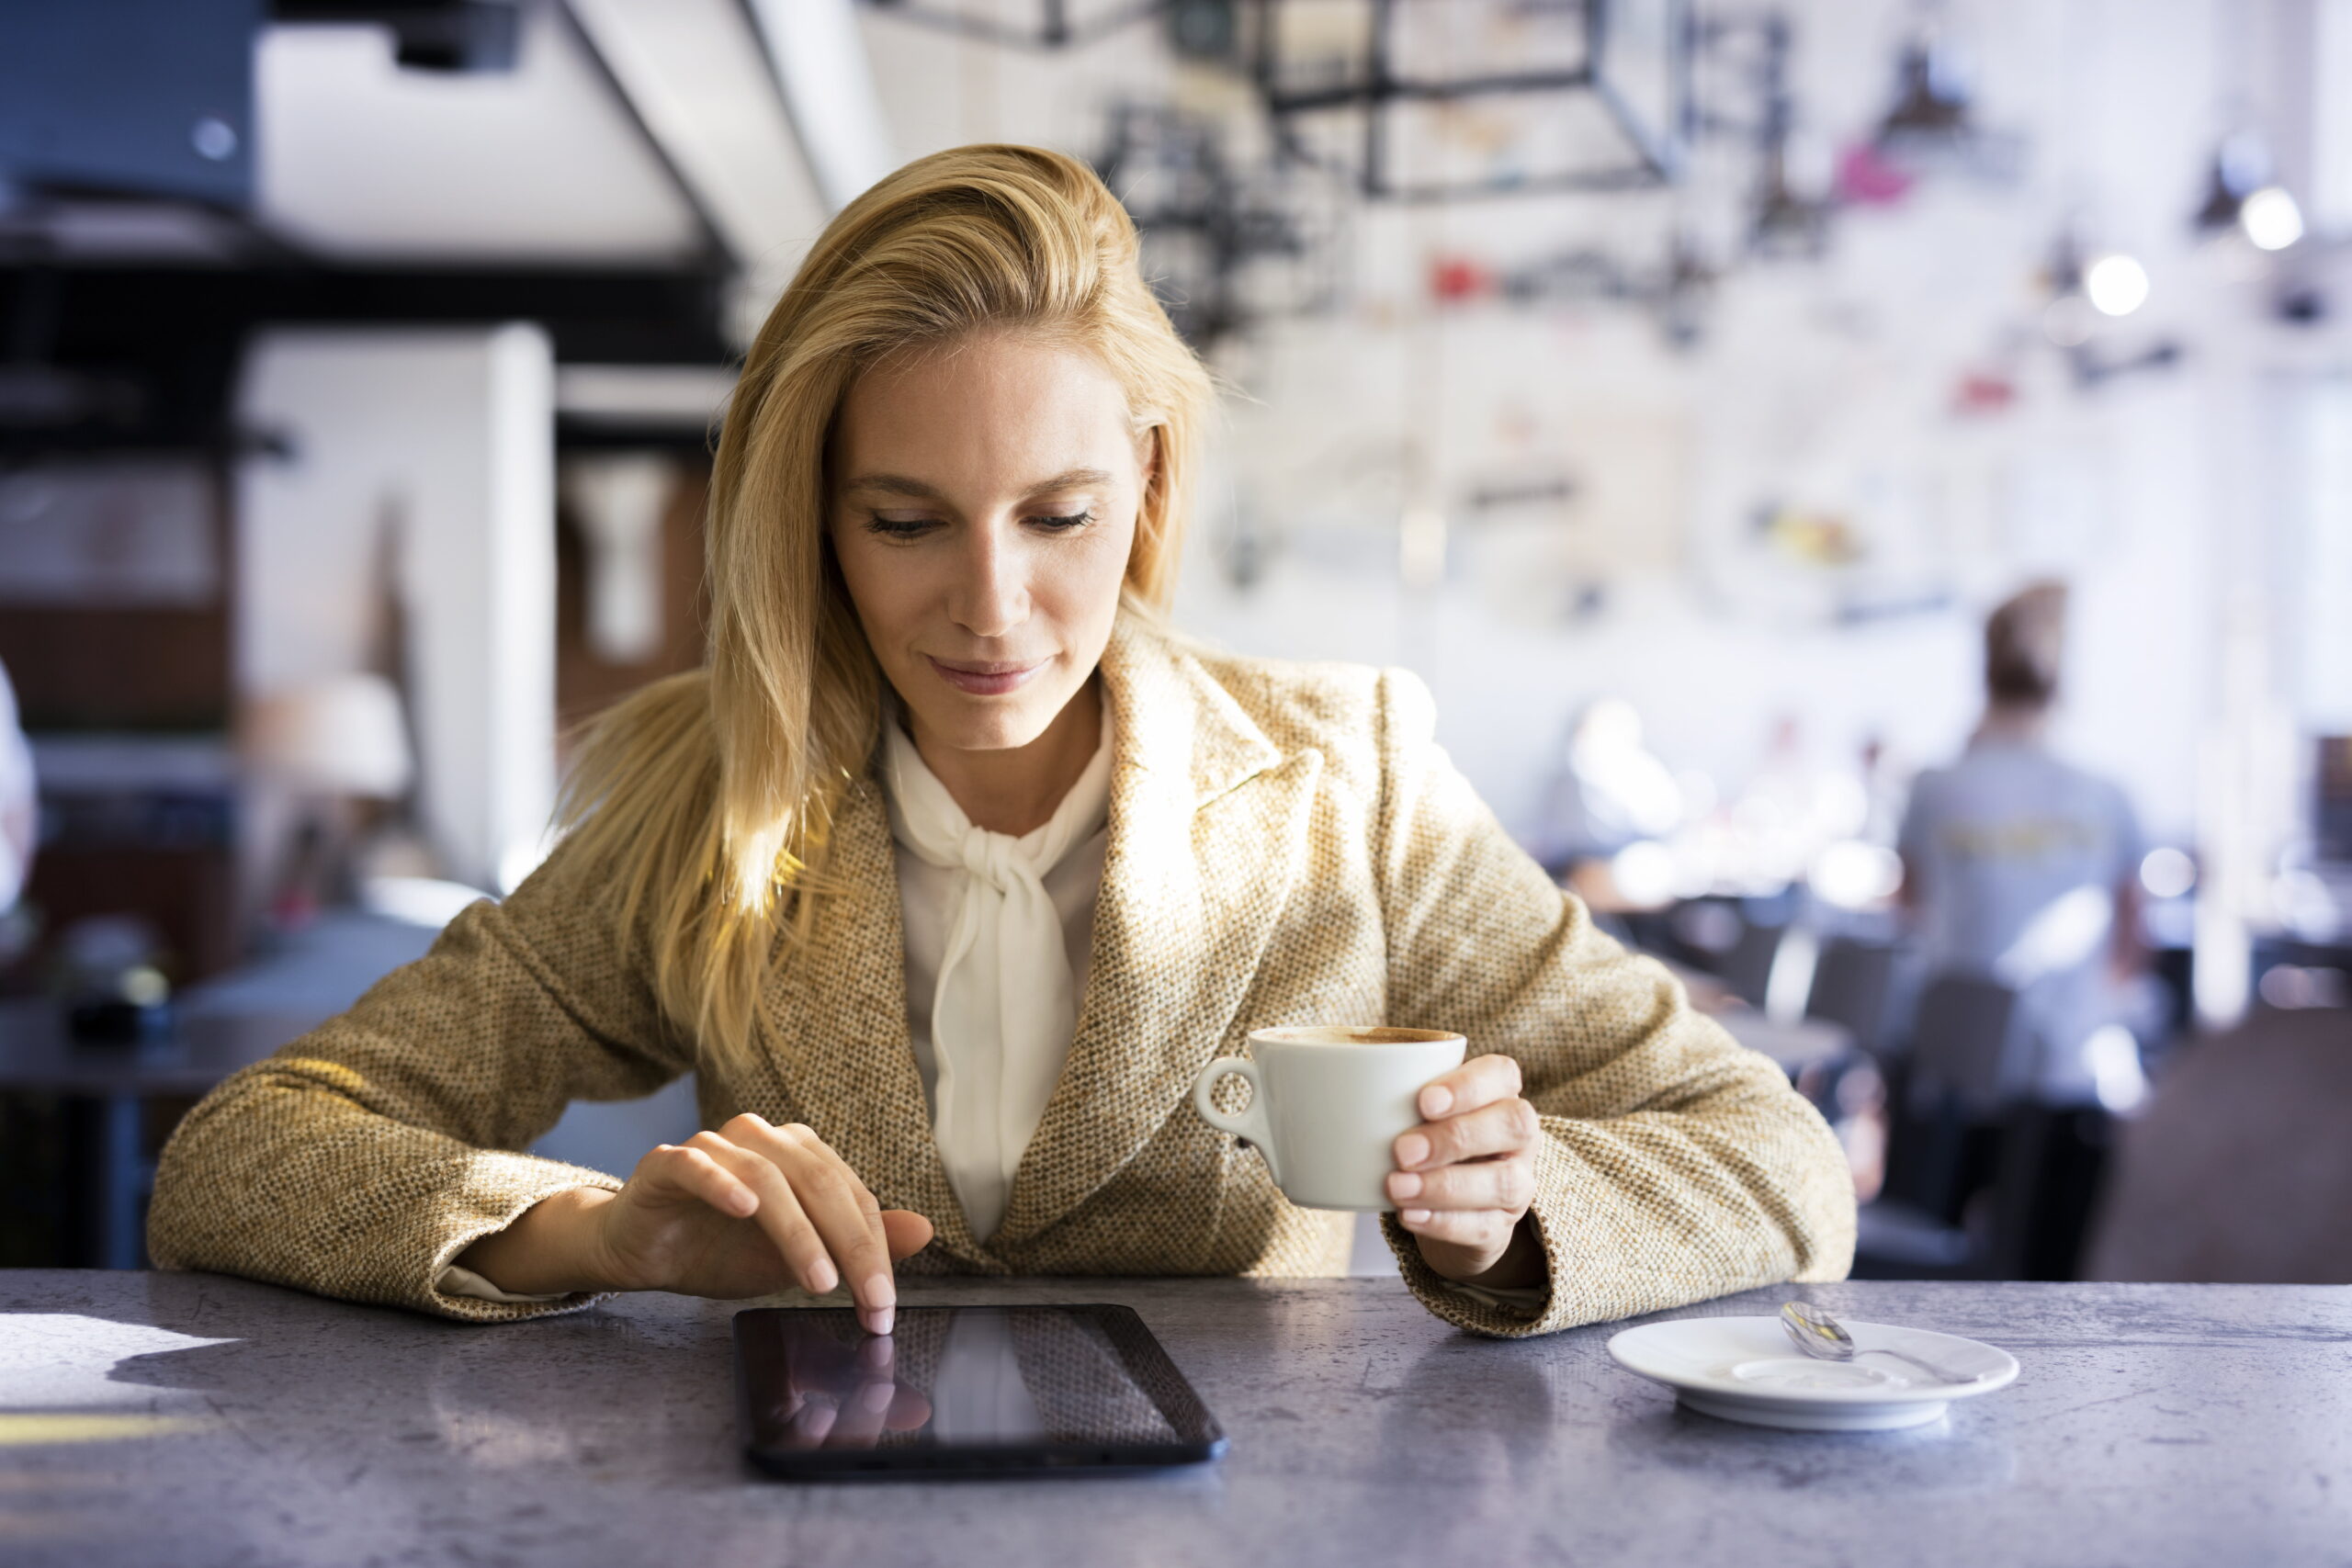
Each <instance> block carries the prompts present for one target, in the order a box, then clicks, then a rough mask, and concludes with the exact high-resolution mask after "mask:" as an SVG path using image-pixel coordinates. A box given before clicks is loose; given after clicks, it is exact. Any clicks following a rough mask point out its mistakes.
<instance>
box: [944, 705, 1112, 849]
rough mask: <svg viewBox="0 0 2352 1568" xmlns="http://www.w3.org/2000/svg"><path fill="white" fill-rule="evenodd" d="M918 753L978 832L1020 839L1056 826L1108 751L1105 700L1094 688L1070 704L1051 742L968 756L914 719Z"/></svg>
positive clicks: (1046, 737) (1048, 735)
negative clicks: (1098, 754) (1065, 801)
mask: <svg viewBox="0 0 2352 1568" xmlns="http://www.w3.org/2000/svg"><path fill="white" fill-rule="evenodd" d="M907 718H908V724H909V733H910V735H911V736H912V737H913V739H914V743H915V750H916V751H917V752H919V753H920V754H921V755H922V762H923V766H924V767H927V768H929V769H930V770H931V771H932V773H933V776H934V777H936V778H937V779H938V780H939V782H940V783H941V784H944V785H945V786H946V787H947V793H948V795H949V796H951V797H952V798H953V799H954V800H955V802H956V806H957V807H960V808H961V809H962V811H963V813H964V815H965V816H966V817H967V818H970V819H971V823H972V826H973V827H975V828H984V829H987V830H988V831H989V832H991V833H1010V834H1012V836H1013V837H1015V838H1019V837H1020V836H1021V835H1023V834H1024V833H1034V832H1035V831H1036V830H1037V829H1040V828H1042V827H1044V826H1045V825H1046V823H1047V822H1049V821H1051V820H1052V819H1053V816H1054V811H1055V808H1056V807H1059V806H1060V805H1061V803H1062V797H1063V796H1065V795H1068V794H1069V792H1070V788H1071V786H1072V785H1074V784H1077V783H1078V780H1079V776H1080V774H1081V773H1085V772H1086V764H1087V763H1089V762H1091V761H1093V760H1094V752H1095V749H1096V748H1097V747H1099V746H1100V745H1102V743H1103V699H1102V697H1101V696H1100V695H1099V694H1097V693H1096V691H1095V689H1094V682H1092V681H1089V682H1086V684H1084V685H1083V686H1080V688H1079V689H1078V694H1077V695H1076V696H1074V697H1072V698H1070V700H1069V702H1068V703H1066V704H1064V705H1063V706H1062V711H1061V712H1059V713H1057V714H1056V715H1055V716H1054V721H1053V722H1052V723H1051V724H1049V725H1047V726H1046V731H1045V733H1044V734H1042V735H1040V736H1038V737H1037V739H1035V740H1032V741H1031V742H1029V744H1028V745H1026V746H1015V747H1012V748H1011V749H1010V750H999V751H965V750H957V749H956V748H955V747H952V746H949V745H948V744H946V743H945V742H944V741H943V740H941V739H939V738H938V737H937V736H936V735H933V734H932V733H931V732H930V731H929V730H928V729H926V728H924V727H923V725H922V723H921V721H919V720H917V719H916V718H915V717H914V716H913V715H912V714H911V713H910V714H909V715H908V716H907Z"/></svg>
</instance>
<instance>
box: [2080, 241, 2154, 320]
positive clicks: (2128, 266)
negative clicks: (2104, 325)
mask: <svg viewBox="0 0 2352 1568" xmlns="http://www.w3.org/2000/svg"><path fill="white" fill-rule="evenodd" d="M2083 292H2084V293H2085V294H2086V295H2088V296H2089V297H2090V302H2091V304H2092V305H2093V306H2094V307H2095V308H2097V310H2098V312H2099V314H2100V315H2102V316H2128V315H2130V314H2131V312H2132V311H2134V310H2138V309H2139V308H2140V307H2141V306H2142V305H2144V304H2146V303H2147V299H2148V269H2147V268H2146V267H2143V266H2142V265H2140V264H2139V263H2138V262H2136V261H2134V260H2132V259H2131V257H2130V256H2127V255H2123V254H2120V253H2119V254H2112V255H2104V256H2101V257H2099V258H2098V260H2097V261H2095V262H2093V263H2091V265H2090V270H2089V271H2087V272H2086V273H2084V274H2083Z"/></svg>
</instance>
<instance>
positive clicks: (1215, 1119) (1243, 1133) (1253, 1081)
mask: <svg viewBox="0 0 2352 1568" xmlns="http://www.w3.org/2000/svg"><path fill="white" fill-rule="evenodd" d="M1228 1073H1235V1074H1238V1075H1239V1076H1241V1077H1245V1078H1248V1079H1249V1080H1250V1103H1249V1104H1248V1105H1246V1106H1244V1107H1242V1109H1241V1114H1240V1115H1238V1116H1227V1114H1226V1113H1225V1112H1224V1111H1219V1110H1218V1109H1217V1108H1216V1106H1215V1105H1213V1104H1211V1103H1210V1101H1209V1097H1210V1096H1211V1095H1212V1094H1214V1093H1216V1086H1217V1080H1218V1079H1220V1078H1222V1077H1225V1076H1226V1075H1227V1074H1228ZM1193 1110H1195V1111H1199V1112H1200V1113H1201V1120H1202V1121H1204V1122H1207V1123H1208V1124H1209V1125H1210V1126H1212V1127H1214V1128H1216V1130H1217V1131H1218V1132H1220V1133H1230V1134H1233V1135H1234V1136H1235V1137H1237V1138H1247V1139H1248V1140H1249V1141H1250V1142H1251V1143H1253V1144H1255V1145H1258V1152H1259V1153H1260V1154H1261V1155H1264V1156H1266V1169H1267V1170H1268V1172H1269V1173H1271V1174H1272V1177H1273V1179H1274V1185H1275V1186H1277V1187H1280V1186H1281V1185H1282V1184H1283V1168H1282V1167H1281V1165H1280V1164H1278V1163H1277V1162H1276V1161H1275V1159H1274V1134H1273V1130H1272V1127H1271V1125H1269V1123H1268V1122H1267V1121H1266V1082H1265V1080H1264V1079H1263V1078H1261V1077H1259V1076H1258V1064H1257V1063H1255V1062H1253V1061H1251V1060H1250V1059H1249V1058H1248V1057H1247V1056H1219V1057H1217V1058H1216V1060H1214V1061H1212V1062H1210V1063H1209V1065H1208V1066H1205V1067H1203V1068H1202V1069H1201V1076H1200V1077H1197V1078H1194V1079H1193Z"/></svg>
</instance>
